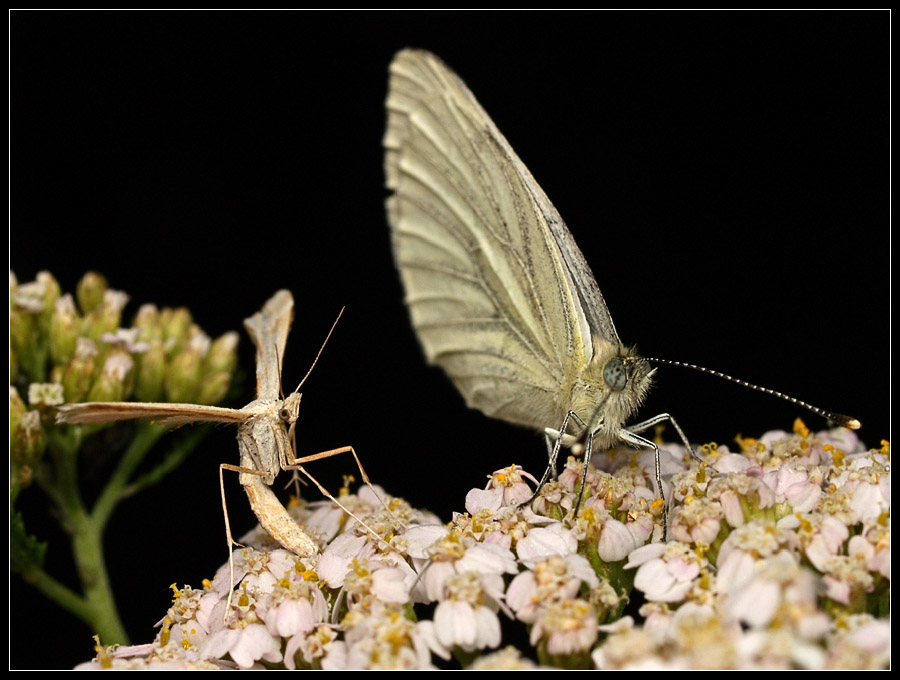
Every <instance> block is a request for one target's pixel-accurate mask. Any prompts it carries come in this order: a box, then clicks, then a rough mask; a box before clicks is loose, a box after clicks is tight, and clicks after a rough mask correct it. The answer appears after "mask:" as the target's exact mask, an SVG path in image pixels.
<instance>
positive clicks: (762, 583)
mask: <svg viewBox="0 0 900 680" xmlns="http://www.w3.org/2000/svg"><path fill="white" fill-rule="evenodd" d="M780 604H781V592H780V586H779V584H778V583H776V582H774V581H766V580H763V579H755V580H753V581H751V582H750V583H749V584H748V585H747V586H746V587H744V588H741V589H740V590H738V591H737V592H736V593H732V595H731V596H730V597H729V598H728V600H727V603H726V609H727V611H728V615H729V616H730V618H731V619H736V620H738V621H742V622H744V623H746V624H748V625H749V626H752V627H753V628H762V627H763V626H765V625H767V624H768V623H769V622H770V621H771V620H772V618H773V617H774V616H775V612H776V611H777V610H778V606H779V605H780Z"/></svg>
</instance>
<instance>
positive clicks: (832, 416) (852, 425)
mask: <svg viewBox="0 0 900 680" xmlns="http://www.w3.org/2000/svg"><path fill="white" fill-rule="evenodd" d="M647 361H651V362H656V363H659V364H665V365H667V366H679V367H681V368H693V369H694V370H695V371H700V372H701V373H708V374H709V375H714V376H716V377H717V378H724V379H725V380H729V381H731V382H733V383H737V384H738V385H741V386H743V387H749V388H750V389H751V390H756V391H757V392H763V393H764V394H770V395H772V396H773V397H779V398H780V399H784V400H785V401H789V402H791V403H792V404H796V405H797V406H802V407H803V408H805V409H809V410H810V411H812V412H813V413H815V414H817V415H820V416H822V417H823V418H825V419H826V420H831V421H833V422H835V423H837V424H838V425H842V426H843V427H846V428H847V429H850V430H858V429H859V428H860V427H862V423H860V422H859V421H858V420H857V419H856V418H853V417H851V416H845V415H843V414H841V413H835V412H833V411H826V410H825V409H822V408H819V407H818V406H813V405H812V404H808V403H806V402H805V401H800V400H799V399H796V398H795V397H792V396H790V395H789V394H784V393H783V392H778V391H776V390H772V389H769V388H768V387H761V386H759V385H754V384H753V383H748V382H747V381H746V380H741V379H740V378H735V377H733V376H730V375H727V374H725V373H721V372H719V371H714V370H712V369H711V368H704V367H703V366H695V365H694V364H688V363H685V362H683V361H672V360H670V359H649V358H648V359H647Z"/></svg>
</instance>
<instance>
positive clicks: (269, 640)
mask: <svg viewBox="0 0 900 680" xmlns="http://www.w3.org/2000/svg"><path fill="white" fill-rule="evenodd" d="M231 658H232V659H234V662H235V663H236V664H237V665H238V666H240V667H241V668H250V667H251V666H252V665H253V664H254V663H256V661H257V660H258V659H265V660H266V661H270V662H272V663H275V662H278V661H281V642H280V641H278V640H276V639H275V638H274V637H272V635H271V634H270V633H269V631H267V630H266V627H265V626H263V625H261V624H258V623H254V624H250V625H249V626H247V627H246V628H244V630H243V631H242V634H241V636H240V638H239V639H238V642H237V644H236V645H235V646H234V647H232V648H231Z"/></svg>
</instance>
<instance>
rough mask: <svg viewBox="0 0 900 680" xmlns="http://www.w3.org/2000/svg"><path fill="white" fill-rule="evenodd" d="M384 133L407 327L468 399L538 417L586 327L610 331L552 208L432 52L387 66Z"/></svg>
mask: <svg viewBox="0 0 900 680" xmlns="http://www.w3.org/2000/svg"><path fill="white" fill-rule="evenodd" d="M390 73H391V75H390V88H389V95H388V99H387V109H388V127H387V132H386V134H385V138H384V146H385V148H386V159H385V166H386V167H385V169H386V173H387V186H388V188H389V189H392V190H393V191H394V194H393V195H392V196H391V197H390V198H389V199H388V217H389V221H390V223H391V227H392V241H393V249H394V255H395V259H396V261H397V265H398V268H399V270H400V274H401V278H402V280H403V284H404V287H405V290H406V302H407V305H408V306H409V309H410V314H411V316H412V322H413V326H414V327H415V329H416V332H417V334H418V337H419V340H420V341H421V344H422V346H423V348H424V350H425V354H426V357H427V358H428V360H429V362H430V363H433V364H437V365H439V366H441V367H442V368H443V369H444V370H445V371H446V372H447V374H448V375H449V376H450V378H451V379H452V380H453V382H454V383H455V384H456V386H457V388H458V389H459V390H460V392H461V393H462V394H463V396H464V397H465V399H466V401H467V403H468V404H469V406H472V407H474V408H478V409H479V410H481V411H482V412H484V413H486V414H487V415H490V416H493V417H496V418H501V419H504V420H507V421H510V422H514V423H519V424H522V425H529V426H532V427H538V428H543V427H545V426H547V425H548V424H556V423H557V422H559V418H560V417H561V415H562V413H564V412H565V410H566V408H567V405H566V404H564V403H563V404H561V403H560V402H561V401H562V400H564V399H565V397H566V395H565V391H566V390H565V389H561V385H566V384H571V381H572V380H573V379H574V374H573V372H574V371H575V370H577V368H578V367H583V366H586V365H587V364H588V363H589V362H590V360H591V358H592V356H593V351H594V350H593V347H592V332H593V334H599V335H600V336H601V337H603V338H605V339H606V340H608V341H609V342H611V343H614V344H615V345H619V340H618V336H617V334H616V331H615V327H614V326H613V323H612V320H611V319H610V317H609V313H608V312H607V310H606V306H605V304H603V298H602V296H600V291H599V288H598V287H597V283H596V281H595V280H594V277H593V274H591V271H590V268H589V267H588V265H587V263H586V262H585V259H584V257H583V256H582V255H581V252H580V251H579V250H578V248H577V246H576V245H575V243H574V241H573V240H572V237H571V235H570V234H569V232H568V229H567V228H566V226H565V224H564V223H563V221H562V219H561V217H560V216H559V213H558V212H557V211H556V209H555V208H554V207H553V205H552V204H551V203H550V201H549V199H547V197H546V195H545V194H544V192H543V191H542V190H541V189H540V187H539V186H538V185H537V183H536V182H535V181H534V178H533V177H532V176H531V174H530V173H529V171H528V170H527V169H526V168H525V166H524V165H523V163H522V162H521V161H520V160H519V158H518V157H517V156H516V154H515V153H514V152H513V150H512V148H511V147H510V145H509V143H508V142H507V141H506V139H505V138H504V137H503V135H502V134H501V133H500V132H499V130H497V127H496V126H495V125H494V123H493V122H492V121H491V119H490V118H489V117H488V115H487V114H486V113H485V112H484V110H483V109H482V108H481V106H480V105H479V104H478V102H477V101H476V100H475V98H474V96H473V95H472V94H471V92H469V90H468V89H467V88H466V86H465V84H464V83H463V82H462V81H461V80H460V79H459V77H458V76H456V74H454V73H453V72H452V71H451V70H450V69H449V68H447V67H446V66H445V65H444V64H443V63H442V62H441V61H440V60H439V59H438V58H437V57H435V56H434V55H432V54H430V53H428V52H424V51H419V50H404V51H402V52H400V53H399V54H398V55H397V56H396V57H395V59H394V61H393V63H392V64H391V69H390Z"/></svg>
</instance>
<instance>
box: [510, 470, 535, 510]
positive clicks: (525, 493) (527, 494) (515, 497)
mask: <svg viewBox="0 0 900 680" xmlns="http://www.w3.org/2000/svg"><path fill="white" fill-rule="evenodd" d="M530 476H531V475H529V477H530ZM533 495H534V492H533V491H532V490H531V487H530V486H528V485H527V484H525V483H524V482H521V483H519V484H513V485H512V486H507V487H505V488H504V489H503V505H504V506H508V505H521V504H522V503H524V502H526V501H527V500H528V499H530V498H531V497H532V496H533Z"/></svg>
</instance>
